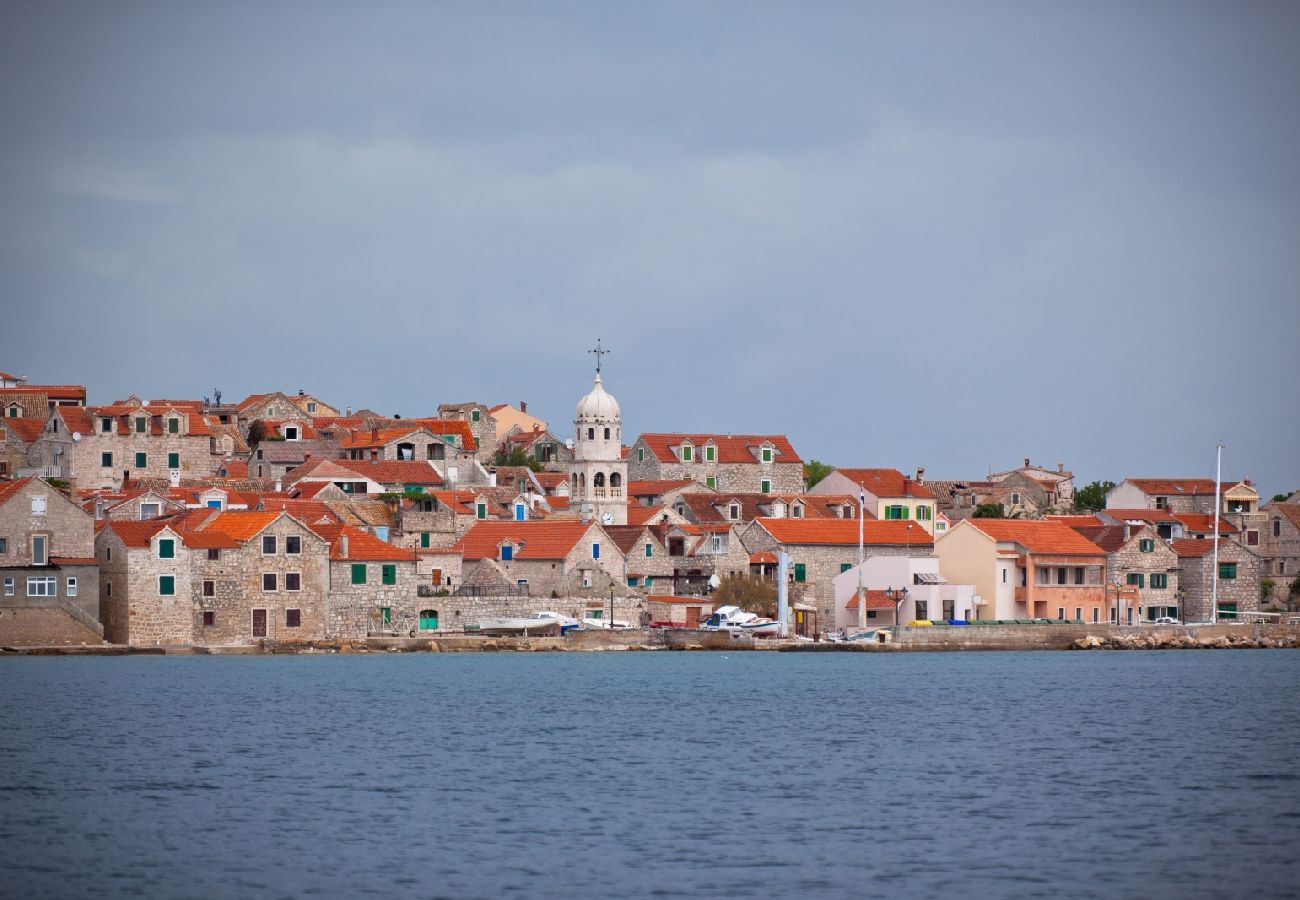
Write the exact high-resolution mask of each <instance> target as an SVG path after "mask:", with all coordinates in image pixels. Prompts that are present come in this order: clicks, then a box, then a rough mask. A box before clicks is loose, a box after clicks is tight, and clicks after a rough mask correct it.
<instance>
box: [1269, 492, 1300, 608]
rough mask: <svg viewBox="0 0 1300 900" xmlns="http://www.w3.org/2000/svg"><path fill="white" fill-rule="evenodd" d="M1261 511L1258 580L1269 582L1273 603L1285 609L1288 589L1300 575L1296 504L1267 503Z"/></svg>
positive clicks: (1299, 513)
mask: <svg viewBox="0 0 1300 900" xmlns="http://www.w3.org/2000/svg"><path fill="white" fill-rule="evenodd" d="M1263 511H1264V514H1265V520H1264V528H1263V540H1262V542H1261V544H1260V547H1259V555H1260V558H1261V563H1260V564H1261V566H1262V568H1263V571H1262V573H1261V580H1262V579H1263V578H1267V579H1269V580H1270V581H1272V582H1273V584H1274V588H1273V592H1272V598H1273V602H1275V603H1277V604H1279V605H1286V604H1287V601H1288V599H1289V598H1290V597H1291V586H1292V584H1294V583H1295V580H1296V577H1297V575H1300V503H1291V502H1287V503H1269V504H1267V505H1266V506H1265V507H1264V510H1263Z"/></svg>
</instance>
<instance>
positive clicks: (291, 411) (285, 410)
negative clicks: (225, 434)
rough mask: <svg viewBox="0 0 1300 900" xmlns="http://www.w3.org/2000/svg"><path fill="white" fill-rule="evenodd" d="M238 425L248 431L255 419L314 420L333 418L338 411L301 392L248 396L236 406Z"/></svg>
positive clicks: (279, 392) (272, 392)
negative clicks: (292, 394) (290, 394)
mask: <svg viewBox="0 0 1300 900" xmlns="http://www.w3.org/2000/svg"><path fill="white" fill-rule="evenodd" d="M235 408H236V410H237V414H238V424H239V425H240V427H242V428H243V429H244V431H245V432H247V430H248V426H249V425H250V424H251V423H252V422H254V421H256V420H257V419H297V418H300V417H302V416H307V417H308V418H311V419H315V418H316V417H317V416H320V417H334V416H337V415H338V414H339V411H338V410H337V409H335V408H334V407H332V406H330V405H329V404H327V403H323V402H321V401H320V400H318V399H317V398H316V397H314V396H311V395H310V394H307V393H305V392H303V391H299V392H298V393H297V394H296V395H294V396H289V395H288V394H285V393H283V392H281V391H271V392H270V393H266V394H249V395H248V396H247V397H246V398H244V399H243V400H242V401H240V402H239V403H238V404H236V407H235Z"/></svg>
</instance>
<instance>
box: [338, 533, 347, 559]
mask: <svg viewBox="0 0 1300 900" xmlns="http://www.w3.org/2000/svg"><path fill="white" fill-rule="evenodd" d="M339 556H342V557H343V558H344V559H347V558H348V536H347V535H346V534H340V535H339Z"/></svg>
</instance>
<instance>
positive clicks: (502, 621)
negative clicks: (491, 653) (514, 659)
mask: <svg viewBox="0 0 1300 900" xmlns="http://www.w3.org/2000/svg"><path fill="white" fill-rule="evenodd" d="M561 624H562V623H561V622H560V620H559V619H558V618H555V617H553V616H549V615H548V616H545V617H542V616H540V615H538V614H536V613H534V614H533V615H531V616H524V617H519V618H499V619H497V618H494V619H479V621H478V630H479V632H480V633H484V634H488V633H490V634H546V633H550V634H557V633H559V631H560V630H561Z"/></svg>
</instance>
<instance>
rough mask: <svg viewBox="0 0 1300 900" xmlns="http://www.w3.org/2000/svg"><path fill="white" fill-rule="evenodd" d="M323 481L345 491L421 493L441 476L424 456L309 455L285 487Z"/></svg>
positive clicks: (439, 484)
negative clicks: (356, 457) (342, 457)
mask: <svg viewBox="0 0 1300 900" xmlns="http://www.w3.org/2000/svg"><path fill="white" fill-rule="evenodd" d="M315 482H326V483H329V484H333V485H335V486H337V487H338V488H339V489H340V490H341V491H343V492H344V493H345V494H382V493H398V494H401V493H406V492H413V493H424V492H427V491H432V490H435V489H437V488H441V487H442V486H443V483H444V482H443V478H442V476H441V475H440V474H438V470H437V469H435V468H434V467H433V464H432V463H430V462H427V461H425V460H395V459H366V460H362V459H310V460H307V461H306V462H304V463H303V464H302V465H301V466H298V467H297V468H295V469H292V470H290V471H289V472H288V473H287V474H286V475H285V476H284V478H282V479H281V483H282V484H283V485H285V486H287V487H301V486H303V485H305V484H309V483H315Z"/></svg>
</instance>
